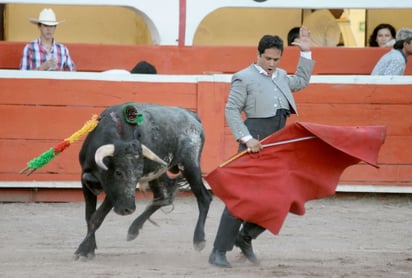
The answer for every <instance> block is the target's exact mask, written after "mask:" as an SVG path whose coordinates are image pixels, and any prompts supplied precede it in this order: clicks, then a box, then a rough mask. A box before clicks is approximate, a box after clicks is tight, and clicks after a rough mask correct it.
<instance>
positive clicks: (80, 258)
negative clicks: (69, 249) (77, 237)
mask: <svg viewBox="0 0 412 278" xmlns="http://www.w3.org/2000/svg"><path fill="white" fill-rule="evenodd" d="M94 257H95V254H94V253H91V254H88V255H87V256H84V255H80V254H76V253H75V254H74V255H73V260H75V261H80V262H88V261H91V260H93V259H94Z"/></svg>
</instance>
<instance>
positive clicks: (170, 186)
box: [127, 175, 176, 240]
mask: <svg viewBox="0 0 412 278" xmlns="http://www.w3.org/2000/svg"><path fill="white" fill-rule="evenodd" d="M149 185H150V189H151V190H152V192H153V201H152V202H151V203H150V204H149V205H148V206H147V207H146V208H145V210H144V211H143V213H141V214H140V215H139V216H138V217H137V218H136V219H135V220H134V221H133V223H132V224H131V225H130V227H129V231H128V233H127V240H133V239H135V238H136V237H137V236H138V235H139V231H140V229H141V228H142V227H143V225H144V223H145V222H146V221H147V220H148V219H149V218H150V216H151V215H152V214H153V213H155V212H156V211H157V210H158V209H159V208H161V207H163V206H167V205H170V204H172V203H173V200H174V196H175V191H176V180H175V179H170V178H168V177H167V175H162V176H161V177H159V179H158V180H153V181H151V182H149Z"/></svg>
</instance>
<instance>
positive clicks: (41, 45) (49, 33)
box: [20, 8, 76, 71]
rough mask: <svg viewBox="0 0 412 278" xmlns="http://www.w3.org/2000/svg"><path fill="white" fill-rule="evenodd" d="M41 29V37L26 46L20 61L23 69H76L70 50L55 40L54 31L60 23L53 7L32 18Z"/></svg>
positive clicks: (32, 21)
mask: <svg viewBox="0 0 412 278" xmlns="http://www.w3.org/2000/svg"><path fill="white" fill-rule="evenodd" d="M29 21H30V22H31V23H33V24H36V25H37V26H38V28H39V31H40V37H39V38H38V39H36V40H34V41H32V42H30V43H28V44H26V46H25V47H24V50H23V54H22V57H21V61H20V69H22V70H55V71H75V70H76V66H75V64H74V62H73V60H72V59H71V57H70V53H69V50H68V49H67V47H66V46H65V45H63V44H61V43H57V42H56V41H55V40H54V32H55V31H56V27H57V25H58V24H60V23H62V22H63V21H57V20H56V15H55V14H54V12H53V10H52V9H47V8H46V9H43V10H42V11H41V12H40V14H39V18H38V19H36V18H30V19H29Z"/></svg>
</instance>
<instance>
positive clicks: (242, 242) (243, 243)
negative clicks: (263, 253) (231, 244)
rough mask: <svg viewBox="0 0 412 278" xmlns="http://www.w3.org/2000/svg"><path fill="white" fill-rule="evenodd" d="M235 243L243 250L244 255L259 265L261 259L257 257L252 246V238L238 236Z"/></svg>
mask: <svg viewBox="0 0 412 278" xmlns="http://www.w3.org/2000/svg"><path fill="white" fill-rule="evenodd" d="M235 245H236V246H237V247H239V248H240V250H242V253H243V255H244V256H245V257H246V258H247V259H248V260H249V261H250V262H252V263H253V264H255V265H259V260H258V258H256V255H255V253H254V252H253V248H252V239H248V238H245V237H242V236H237V237H236V241H235Z"/></svg>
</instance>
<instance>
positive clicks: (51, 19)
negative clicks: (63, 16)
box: [29, 9, 64, 26]
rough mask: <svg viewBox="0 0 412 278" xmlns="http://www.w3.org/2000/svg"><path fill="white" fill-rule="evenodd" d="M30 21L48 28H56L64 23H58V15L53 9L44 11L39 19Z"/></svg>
mask: <svg viewBox="0 0 412 278" xmlns="http://www.w3.org/2000/svg"><path fill="white" fill-rule="evenodd" d="M29 21H30V22H31V23H34V24H39V23H41V24H44V25H48V26H56V25H57V24H59V23H62V22H63V21H64V20H63V21H56V15H55V14H54V12H53V10H52V9H43V10H42V11H41V12H40V14H39V19H36V18H30V19H29Z"/></svg>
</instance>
